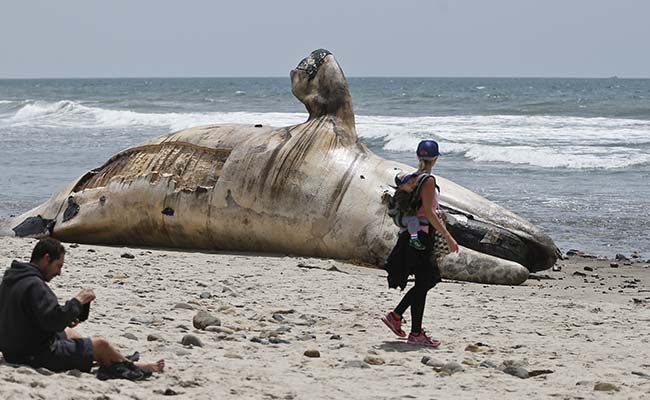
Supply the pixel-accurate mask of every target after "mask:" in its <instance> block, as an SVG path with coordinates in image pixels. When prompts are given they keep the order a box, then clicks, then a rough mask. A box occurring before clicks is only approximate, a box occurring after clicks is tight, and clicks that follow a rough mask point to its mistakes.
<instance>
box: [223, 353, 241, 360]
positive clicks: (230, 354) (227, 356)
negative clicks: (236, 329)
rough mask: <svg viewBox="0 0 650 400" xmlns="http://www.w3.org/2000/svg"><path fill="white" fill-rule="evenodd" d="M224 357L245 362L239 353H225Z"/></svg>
mask: <svg viewBox="0 0 650 400" xmlns="http://www.w3.org/2000/svg"><path fill="white" fill-rule="evenodd" d="M223 356H224V357H225V358H233V359H237V360H243V359H244V357H242V356H240V355H239V354H237V353H225V354H224V355H223Z"/></svg>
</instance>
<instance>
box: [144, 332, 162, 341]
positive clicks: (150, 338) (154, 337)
mask: <svg viewBox="0 0 650 400" xmlns="http://www.w3.org/2000/svg"><path fill="white" fill-rule="evenodd" d="M147 341H148V342H164V341H165V339H163V337H162V336H160V335H159V334H157V333H152V334H151V335H148V336H147Z"/></svg>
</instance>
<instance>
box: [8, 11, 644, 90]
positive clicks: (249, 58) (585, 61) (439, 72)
mask: <svg viewBox="0 0 650 400" xmlns="http://www.w3.org/2000/svg"><path fill="white" fill-rule="evenodd" d="M2 3H3V4H2V7H0V78H60V77H199V76H200V77H208V76H214V77H224V76H288V73H289V70H290V69H291V68H293V67H295V66H296V64H297V63H298V61H300V59H301V58H303V57H304V56H306V55H307V54H308V53H309V52H310V51H311V50H314V49H317V48H320V47H323V48H326V49H329V50H330V51H332V52H333V53H334V55H335V56H336V57H337V59H338V60H339V63H340V64H341V66H342V67H343V69H344V71H345V72H346V74H347V75H348V76H436V77H437V76H440V77H459V76H471V77H520V76H531V77H610V76H613V75H616V76H619V77H650V21H649V19H650V1H645V0H610V1H603V0H561V1H560V0H539V1H533V0H429V1H425V0H421V1H416V0H390V1H384V0H359V1H354V0H328V1H325V0H322V1H304V0H303V1H294V0H290V1H282V0H275V1H273V0H260V1H246V0H230V1H216V0H212V1H208V0H183V1H167V0H103V1H99V0H59V1H52V0H44V1H34V0H2Z"/></svg>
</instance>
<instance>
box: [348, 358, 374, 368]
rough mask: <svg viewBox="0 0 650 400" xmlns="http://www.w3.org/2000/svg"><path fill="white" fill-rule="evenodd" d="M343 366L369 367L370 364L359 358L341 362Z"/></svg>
mask: <svg viewBox="0 0 650 400" xmlns="http://www.w3.org/2000/svg"><path fill="white" fill-rule="evenodd" d="M343 368H370V366H369V365H368V364H366V363H365V362H363V361H361V360H348V361H346V362H345V364H343Z"/></svg>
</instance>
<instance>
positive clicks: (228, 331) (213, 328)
mask: <svg viewBox="0 0 650 400" xmlns="http://www.w3.org/2000/svg"><path fill="white" fill-rule="evenodd" d="M205 330H206V331H207V332H217V333H225V334H226V335H230V334H232V333H233V332H234V331H233V330H232V329H230V328H226V327H225V326H219V325H211V326H208V327H206V328H205Z"/></svg>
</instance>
